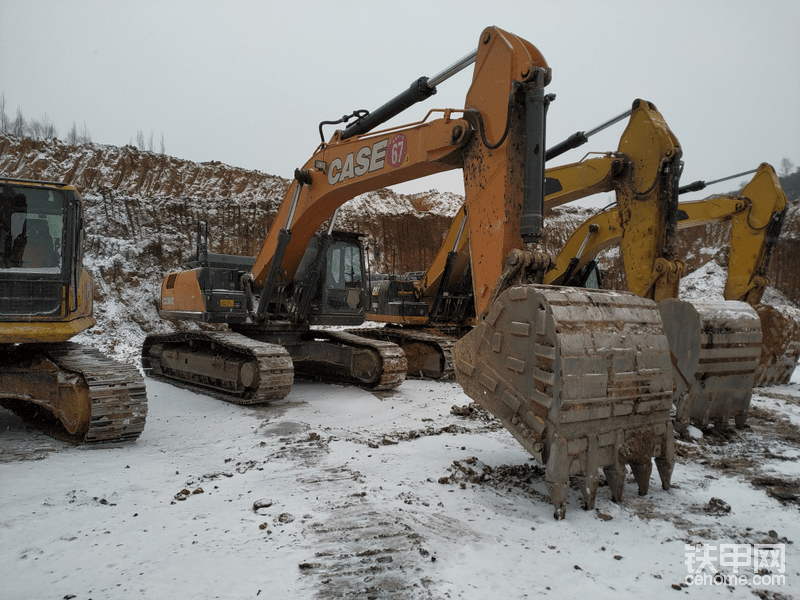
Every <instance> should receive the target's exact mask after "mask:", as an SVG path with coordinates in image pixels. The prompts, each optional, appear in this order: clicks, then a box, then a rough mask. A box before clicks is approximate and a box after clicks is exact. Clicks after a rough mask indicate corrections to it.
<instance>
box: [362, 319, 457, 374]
mask: <svg viewBox="0 0 800 600" xmlns="http://www.w3.org/2000/svg"><path fill="white" fill-rule="evenodd" d="M348 332H349V333H352V334H354V335H358V336H360V337H365V338H369V339H373V340H384V341H387V342H392V343H393V344H397V345H398V346H400V347H401V348H402V349H403V352H405V354H406V360H407V361H408V372H407V373H406V377H408V378H409V379H434V380H440V381H447V380H450V379H453V378H454V377H455V371H453V346H455V343H456V342H457V341H458V338H455V337H452V336H449V335H445V334H442V333H439V332H435V331H423V330H416V329H404V328H400V327H371V328H363V329H349V330H348Z"/></svg>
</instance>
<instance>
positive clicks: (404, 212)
mask: <svg viewBox="0 0 800 600" xmlns="http://www.w3.org/2000/svg"><path fill="white" fill-rule="evenodd" d="M0 174H3V175H6V176H12V177H21V178H26V179H45V180H51V181H63V182H67V183H71V184H73V185H75V186H76V187H77V188H78V190H79V191H80V192H81V194H82V195H83V197H84V200H85V202H86V222H87V240H86V241H87V252H86V254H87V265H88V266H89V268H90V269H92V270H93V271H94V272H95V276H96V277H97V278H98V285H97V289H98V291H97V299H98V300H99V301H104V300H107V299H108V296H111V299H112V300H116V301H118V302H119V303H121V305H122V306H124V307H125V308H126V309H128V310H129V311H130V313H129V315H128V317H130V314H133V315H134V316H135V319H134V320H136V321H137V323H139V325H140V326H141V329H142V330H143V331H145V332H146V331H148V330H149V328H150V327H152V326H153V324H154V323H158V318H157V317H156V316H155V309H154V307H153V306H152V304H153V302H154V301H155V296H156V295H157V290H158V287H159V285H160V281H161V279H162V278H163V275H164V274H165V273H166V271H167V270H169V269H171V268H174V267H176V266H178V265H181V264H182V263H184V262H185V261H186V259H187V258H188V257H189V256H190V255H192V254H193V253H194V251H195V232H196V227H197V222H198V221H199V220H201V219H205V220H207V221H208V223H209V232H210V246H211V248H210V250H211V251H212V252H217V253H223V254H239V255H249V256H252V255H254V254H255V253H256V252H257V251H258V249H259V248H260V245H261V243H262V241H263V239H264V237H265V235H266V234H267V231H269V228H270V227H272V226H273V221H274V219H275V215H276V213H277V211H278V208H279V206H280V203H281V202H282V200H283V198H284V195H285V194H286V190H287V188H288V185H289V181H288V180H286V179H283V178H281V177H277V176H274V175H268V174H266V173H262V172H260V171H249V170H245V169H240V168H237V167H232V166H229V165H225V164H222V163H220V162H216V161H214V162H206V163H195V162H191V161H186V160H181V159H178V158H174V157H171V156H166V155H162V154H157V153H153V152H144V151H140V150H137V149H136V148H134V147H133V146H123V147H116V146H108V145H101V144H84V145H80V146H71V145H68V144H66V143H64V142H61V141H59V140H50V141H35V140H31V139H20V138H16V137H13V136H0ZM462 202H463V198H461V197H459V196H457V195H455V194H450V193H439V192H436V191H431V192H427V193H422V194H415V195H408V196H405V195H398V194H396V193H394V192H393V191H391V190H388V189H379V190H375V191H373V192H369V193H367V194H363V195H361V196H358V197H356V198H354V199H352V200H350V201H349V202H347V203H346V204H345V205H344V206H343V208H342V210H341V211H340V215H339V218H338V221H337V224H336V226H337V228H338V229H342V230H347V231H359V232H361V233H363V234H365V235H366V243H367V245H368V246H369V258H370V263H371V267H372V270H373V271H380V272H389V273H391V272H394V273H404V272H406V271H418V270H423V269H425V268H426V267H427V265H429V264H430V262H431V260H432V258H433V256H434V255H435V253H436V251H437V250H438V248H439V246H440V245H441V242H442V239H443V237H444V234H445V233H446V230H447V228H448V226H449V224H450V220H451V218H452V216H453V215H454V214H455V212H456V211H457V210H458V207H459V206H460V205H461V203H462ZM589 214H590V212H589V211H588V210H586V209H582V208H578V207H574V206H564V207H561V208H560V209H558V210H557V211H555V212H553V213H552V214H550V215H548V216H547V218H546V223H547V227H546V234H545V239H544V240H543V245H544V248H545V249H546V250H548V251H550V252H557V251H558V249H560V248H561V247H562V246H563V244H564V242H565V241H566V239H567V238H568V236H569V235H570V234H571V232H572V231H573V230H574V229H575V228H576V227H577V226H578V224H580V223H581V222H582V221H583V220H585V219H586V218H587V217H588V216H589ZM729 229H730V227H729V225H728V224H727V223H724V222H723V223H715V224H709V225H705V226H703V227H699V228H694V229H688V230H683V231H682V232H681V233H680V236H681V239H680V242H679V247H680V256H681V257H682V258H683V259H684V260H686V261H687V263H688V264H689V268H690V270H693V269H695V268H697V267H699V266H701V265H702V264H704V263H706V262H707V261H709V260H711V259H712V258H714V256H715V255H716V254H717V253H718V252H719V249H720V248H724V247H725V246H726V245H727V244H728V241H729V238H730V232H729ZM600 264H601V268H603V269H604V270H606V271H607V283H608V285H607V287H616V288H618V289H620V288H624V274H623V273H622V271H623V269H622V261H621V258H620V256H619V252H618V251H617V250H616V249H615V248H612V249H610V250H609V251H606V252H605V253H604V254H603V255H602V256H601V259H600ZM769 277H770V280H771V281H772V283H773V285H774V286H775V287H776V288H777V289H778V290H779V291H781V292H782V293H783V294H784V295H785V296H786V297H787V298H789V299H790V300H791V301H793V302H795V303H797V304H800V281H799V280H800V207H798V203H797V202H794V203H793V204H791V206H790V212H789V215H788V216H787V218H786V221H785V224H784V229H783V234H782V237H781V241H780V243H779V244H778V247H777V248H776V250H775V253H774V255H773V259H772V264H771V268H770V273H769ZM144 296H147V297H148V300H147V301H146V302H145V301H144V300H143V297H144ZM149 296H153V297H152V298H149ZM135 303H138V308H134V304H135ZM100 310H102V311H104V310H106V309H105V308H101V309H100ZM98 316H99V317H101V318H102V317H103V315H102V314H100V315H98ZM120 318H122V317H120ZM101 325H102V321H101Z"/></svg>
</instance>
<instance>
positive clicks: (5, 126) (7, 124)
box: [0, 94, 11, 133]
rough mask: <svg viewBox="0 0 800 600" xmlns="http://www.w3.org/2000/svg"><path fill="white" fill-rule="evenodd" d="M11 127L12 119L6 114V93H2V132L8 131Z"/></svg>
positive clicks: (0, 102) (0, 114) (0, 101)
mask: <svg viewBox="0 0 800 600" xmlns="http://www.w3.org/2000/svg"><path fill="white" fill-rule="evenodd" d="M10 129H11V121H10V120H9V118H8V115H7V114H6V95H5V94H0V133H8V132H9V130H10Z"/></svg>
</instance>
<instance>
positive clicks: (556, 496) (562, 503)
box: [544, 436, 569, 519]
mask: <svg viewBox="0 0 800 600" xmlns="http://www.w3.org/2000/svg"><path fill="white" fill-rule="evenodd" d="M555 438H556V439H555V440H554V441H553V442H552V443H551V444H550V451H549V453H548V454H549V456H548V458H547V466H546V467H545V473H544V479H545V483H546V484H547V491H548V493H549V494H550V501H551V502H552V503H553V506H554V507H555V509H556V510H555V513H553V516H554V517H555V518H556V519H563V518H564V516H565V515H566V512H567V498H568V495H569V456H568V454H567V441H566V440H565V439H564V438H562V437H560V436H555Z"/></svg>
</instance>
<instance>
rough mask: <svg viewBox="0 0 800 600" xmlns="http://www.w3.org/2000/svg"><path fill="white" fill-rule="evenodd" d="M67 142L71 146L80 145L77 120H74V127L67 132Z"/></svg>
mask: <svg viewBox="0 0 800 600" xmlns="http://www.w3.org/2000/svg"><path fill="white" fill-rule="evenodd" d="M67 143H68V144H69V145H70V146H77V145H78V126H77V125H76V124H75V121H73V122H72V129H70V130H69V131H68V132H67Z"/></svg>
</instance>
